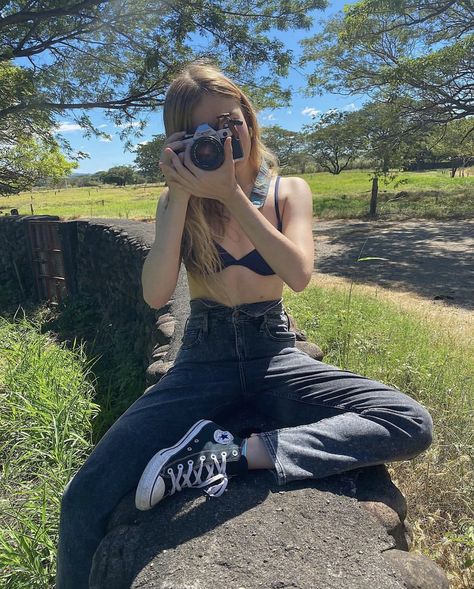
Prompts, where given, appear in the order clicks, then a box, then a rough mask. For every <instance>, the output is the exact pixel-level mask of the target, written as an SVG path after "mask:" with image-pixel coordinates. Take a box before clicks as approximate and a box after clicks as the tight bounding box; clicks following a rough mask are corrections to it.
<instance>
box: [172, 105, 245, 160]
mask: <svg viewBox="0 0 474 589" xmlns="http://www.w3.org/2000/svg"><path fill="white" fill-rule="evenodd" d="M217 118H218V119H224V122H223V125H222V129H218V130H216V129H213V128H212V127H211V126H210V125H208V124H207V123H202V124H201V125H199V126H198V128H197V129H196V131H195V132H194V134H192V133H191V134H186V135H184V137H183V139H182V141H183V143H184V147H185V149H186V147H187V145H188V143H191V151H190V156H191V161H192V162H193V164H194V165H195V166H197V167H198V168H201V170H217V168H220V167H221V166H222V164H223V163H224V159H225V156H224V142H225V140H226V138H227V137H229V136H230V137H231V138H232V152H233V159H234V161H239V160H241V159H242V158H243V155H244V154H243V151H242V146H241V145H240V140H239V137H238V135H237V130H236V129H235V126H236V125H242V124H243V121H241V120H240V119H232V118H230V114H229V113H224V114H222V115H220V116H219V117H217Z"/></svg>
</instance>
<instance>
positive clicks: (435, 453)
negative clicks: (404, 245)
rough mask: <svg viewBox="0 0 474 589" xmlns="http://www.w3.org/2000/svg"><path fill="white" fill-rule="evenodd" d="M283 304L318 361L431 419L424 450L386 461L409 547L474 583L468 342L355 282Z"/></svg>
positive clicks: (462, 582)
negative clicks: (395, 395)
mask: <svg viewBox="0 0 474 589" xmlns="http://www.w3.org/2000/svg"><path fill="white" fill-rule="evenodd" d="M285 306H286V307H287V309H288V311H289V313H290V314H291V315H293V316H294V317H295V320H296V323H297V325H298V327H299V328H300V329H303V330H304V331H305V332H306V334H307V336H308V339H309V340H310V341H314V342H316V343H317V344H318V345H319V346H320V347H321V348H322V350H323V352H324V360H323V361H324V362H327V363H329V364H334V365H337V366H340V367H341V368H344V369H348V370H351V371H353V372H356V373H358V374H363V375H365V376H368V377H369V378H372V379H375V380H378V381H380V382H384V383H386V384H388V385H390V386H394V387H396V388H398V389H399V390H401V391H403V392H404V393H407V394H408V395H410V396H412V397H414V398H415V399H417V400H418V401H420V402H421V403H422V404H423V405H425V406H426V407H427V409H428V410H429V411H430V413H431V415H432V417H433V421H434V442H433V444H432V446H431V447H430V448H429V449H428V450H427V451H426V452H424V453H423V454H422V455H420V456H419V457H417V458H415V459H414V460H411V461H407V462H401V463H393V464H392V465H391V470H392V474H393V477H394V479H395V480H396V482H397V484H398V485H399V487H400V488H401V490H402V492H404V494H405V495H406V497H407V501H408V505H409V516H410V518H411V520H412V522H413V524H414V529H415V543H414V547H415V549H417V550H420V551H421V552H423V553H425V554H427V555H428V556H430V557H431V558H434V559H435V560H437V561H438V563H439V564H440V565H441V566H442V567H443V568H444V569H445V570H446V571H447V572H448V574H449V576H450V578H451V581H452V589H470V588H472V587H473V586H474V570H473V565H474V562H473V548H474V477H473V465H474V428H473V417H474V341H473V340H472V333H471V338H468V337H465V338H464V337H462V336H460V334H461V333H462V331H460V330H458V329H453V330H452V332H451V331H449V330H447V329H446V325H445V324H444V323H441V324H440V323H439V322H437V321H436V319H433V320H432V321H430V320H429V319H427V318H426V317H421V316H419V315H418V314H417V313H416V312H414V311H407V310H406V309H404V308H402V307H400V306H397V305H396V304H394V303H392V302H390V303H389V302H387V301H385V300H384V299H383V297H375V296H368V295H367V294H359V293H358V292H357V286H355V285H354V284H353V283H351V284H350V285H346V286H343V287H333V288H328V287H321V286H318V284H317V282H316V281H313V282H312V283H311V284H310V285H309V286H308V287H307V288H306V289H305V290H304V291H303V292H300V293H297V294H296V293H293V292H292V291H290V290H289V289H286V290H285Z"/></svg>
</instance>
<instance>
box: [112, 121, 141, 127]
mask: <svg viewBox="0 0 474 589" xmlns="http://www.w3.org/2000/svg"><path fill="white" fill-rule="evenodd" d="M139 125H140V121H132V122H131V123H122V124H120V125H115V126H116V127H118V128H119V129H129V128H130V127H138V126H139Z"/></svg>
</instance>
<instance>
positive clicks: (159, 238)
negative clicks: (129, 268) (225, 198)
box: [142, 188, 189, 309]
mask: <svg viewBox="0 0 474 589" xmlns="http://www.w3.org/2000/svg"><path fill="white" fill-rule="evenodd" d="M188 202H189V197H187V196H184V195H182V194H179V196H177V195H174V193H173V192H170V191H169V190H168V189H167V188H165V190H164V191H163V193H162V194H161V196H160V199H159V201H158V206H157V209H156V219H155V223H156V224H155V241H154V243H153V245H152V247H151V249H150V251H149V253H148V255H147V257H146V259H145V262H144V264H143V269H142V288H143V298H144V300H145V302H146V303H147V304H148V305H150V307H152V308H154V309H160V308H161V307H163V306H164V305H166V303H167V302H168V301H169V299H170V298H171V295H172V294H173V292H174V289H175V288H176V283H177V281H178V274H179V266H180V263H181V260H180V255H179V254H180V248H181V238H182V235H183V228H184V221H185V218H186V210H187V208H188Z"/></svg>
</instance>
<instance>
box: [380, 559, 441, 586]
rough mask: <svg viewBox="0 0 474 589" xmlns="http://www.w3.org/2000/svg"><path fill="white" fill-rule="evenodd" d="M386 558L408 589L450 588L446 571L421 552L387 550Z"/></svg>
mask: <svg viewBox="0 0 474 589" xmlns="http://www.w3.org/2000/svg"><path fill="white" fill-rule="evenodd" d="M384 558H385V560H386V561H387V562H388V563H389V564H390V566H391V567H392V568H393V570H394V571H395V572H396V573H397V574H398V575H399V577H400V578H401V579H403V581H404V583H405V586H406V589H449V581H448V578H447V577H446V575H445V573H444V571H443V570H442V569H441V568H440V567H439V566H438V565H437V564H436V563H435V562H433V561H432V560H430V559H429V558H426V556H423V555H421V554H415V553H412V552H404V551H403V550H395V549H394V550H387V552H384Z"/></svg>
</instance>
